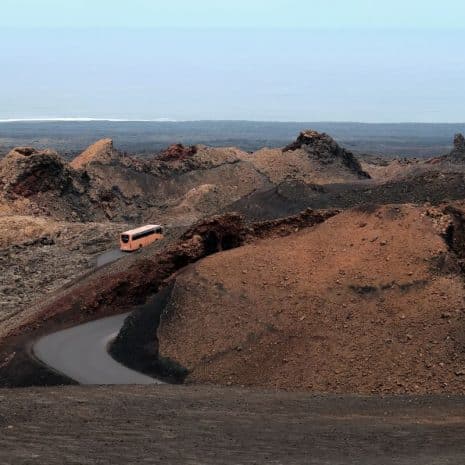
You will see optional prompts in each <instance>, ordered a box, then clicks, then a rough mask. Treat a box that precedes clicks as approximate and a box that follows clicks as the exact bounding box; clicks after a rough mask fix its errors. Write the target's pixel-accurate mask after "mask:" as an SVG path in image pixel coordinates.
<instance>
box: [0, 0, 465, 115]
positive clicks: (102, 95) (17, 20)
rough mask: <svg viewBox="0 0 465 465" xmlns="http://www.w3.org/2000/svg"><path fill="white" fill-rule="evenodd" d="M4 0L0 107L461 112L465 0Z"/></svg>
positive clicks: (25, 111)
mask: <svg viewBox="0 0 465 465" xmlns="http://www.w3.org/2000/svg"><path fill="white" fill-rule="evenodd" d="M157 3H158V2H155V3H154V2H150V1H148V0H135V1H134V2H133V3H131V5H129V4H127V3H126V2H118V1H116V2H109V1H107V0H103V1H102V2H99V3H98V4H94V3H92V2H90V0H81V1H79V2H76V1H70V2H67V4H66V6H63V5H62V4H61V3H60V2H58V1H57V0H44V1H42V2H40V4H37V2H33V1H32V0H15V1H13V0H6V1H5V2H3V3H2V16H1V17H0V65H1V67H2V70H3V73H2V75H1V77H0V84H1V86H0V120H6V119H15V120H18V119H27V120H31V119H62V118H92V119H108V120H130V121H147V120H155V121H156V120H160V119H162V120H170V121H171V120H173V121H204V120H223V121H224V120H249V121H284V122H287V121H328V122H330V121H331V122H336V121H337V122H356V121H360V122H367V123H398V122H415V123H431V122H437V123H448V122H451V123H452V122H460V121H465V112H464V108H465V87H464V86H463V79H464V76H465V60H463V58H462V57H463V46H464V45H465V28H464V26H463V25H464V24H465V5H464V4H463V3H461V2H459V1H458V0H445V1H444V2H443V3H442V4H441V8H440V9H438V8H437V6H436V4H435V3H428V2H419V1H418V0H415V1H412V2H409V3H408V4H405V2H401V1H400V0H395V1H393V2H390V3H389V5H387V4H386V5H384V4H377V5H374V4H372V2H368V1H366V0H358V1H354V2H351V3H350V4H347V2H343V1H341V0H335V2H333V3H332V4H331V5H328V4H327V3H325V2H323V1H322V0H318V1H314V2H311V4H309V3H308V2H301V1H296V0H289V1H287V2H284V1H281V0H270V1H268V2H264V1H262V0H258V1H255V2H250V1H249V2H246V1H245V0H240V1H238V2H236V3H235V4H234V5H219V4H218V2H213V1H212V0H204V1H199V2H196V3H195V5H194V4H192V3H189V2H188V1H187V0H174V1H173V2H170V4H168V5H159V4H157Z"/></svg>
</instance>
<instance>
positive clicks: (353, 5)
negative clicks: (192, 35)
mask: <svg viewBox="0 0 465 465" xmlns="http://www.w3.org/2000/svg"><path fill="white" fill-rule="evenodd" d="M0 24H1V25H10V26H25V27H31V26H32V27H34V26H44V27H56V26H59V27H189V28H191V27H198V28H209V27H233V28H237V27H252V28H255V27H285V28H315V27H316V28H341V27H342V28H348V27H383V28H392V27H406V28H409V29H411V28H431V27H432V28H438V27H439V28H454V27H455V28H462V27H464V25H465V6H464V2H463V0H442V1H432V0H423V1H421V0H389V1H387V0H385V1H382V0H234V1H231V0H228V1H221V0H196V1H193V0H169V1H166V0H165V1H159V0H124V1H121V0H119V1H118V0H67V1H63V0H2V1H1V15H0Z"/></svg>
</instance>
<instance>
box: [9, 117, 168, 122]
mask: <svg viewBox="0 0 465 465" xmlns="http://www.w3.org/2000/svg"><path fill="white" fill-rule="evenodd" d="M23 121H24V122H25V123H30V122H34V121H37V122H53V121H76V122H80V123H82V122H84V123H85V122H92V121H109V122H113V123H126V122H136V123H138V122H141V123H145V122H147V123H149V122H158V123H160V122H164V121H166V122H176V120H174V119H171V118H155V119H125V118H4V119H2V118H0V123H21V122H23Z"/></svg>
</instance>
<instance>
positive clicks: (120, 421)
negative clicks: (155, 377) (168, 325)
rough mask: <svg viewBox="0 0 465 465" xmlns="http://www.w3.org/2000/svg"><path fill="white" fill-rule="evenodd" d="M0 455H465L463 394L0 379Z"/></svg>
mask: <svg viewBox="0 0 465 465" xmlns="http://www.w3.org/2000/svg"><path fill="white" fill-rule="evenodd" d="M0 430H1V435H0V463H1V464H15V465H21V464H50V465H51V464H60V465H62V464H80V465H82V464H100V465H102V464H112V465H117V464H125V465H126V464H136V463H137V464H139V463H140V464H142V463H162V464H164V465H169V464H215V465H220V464H268V463H271V464H286V465H290V464H318V465H323V464H366V465H372V464H374V463H376V464H377V465H383V464H405V465H407V464H415V465H417V464H422V465H428V464H435V465H440V464H463V463H465V445H464V444H465V401H464V399H463V398H461V397H434V398H432V397H428V398H421V397H417V398H413V397H411V398H407V397H394V398H393V397H391V398H386V399H379V398H365V397H336V396H327V397H318V396H310V395H305V394H297V393H293V394H291V393H284V392H281V393H274V392H269V391H268V392H265V391H249V390H241V389H220V388H207V387H186V386H184V387H183V386H169V385H166V386H159V387H129V386H123V387H104V388H103V387H61V388H42V389H29V390H0Z"/></svg>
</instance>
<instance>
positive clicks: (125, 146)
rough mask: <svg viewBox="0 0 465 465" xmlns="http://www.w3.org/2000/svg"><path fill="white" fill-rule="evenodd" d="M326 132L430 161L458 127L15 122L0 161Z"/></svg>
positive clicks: (261, 143) (3, 135)
mask: <svg viewBox="0 0 465 465" xmlns="http://www.w3.org/2000/svg"><path fill="white" fill-rule="evenodd" d="M307 128H313V129H315V130H316V131H318V132H326V133H328V134H331V136H332V137H334V139H335V140H336V141H337V142H338V143H339V144H340V145H342V146H343V147H345V148H346V149H348V150H350V151H353V152H357V153H369V154H374V155H387V156H390V157H434V156H439V155H442V154H444V153H447V152H449V151H450V150H451V149H452V144H451V142H452V140H453V137H454V135H455V134H456V133H465V123H457V124H426V123H399V124H369V123H330V122H329V123H325V122H316V123H311V122H259V121H178V122H175V121H145V122H144V121H139V122H135V121H87V120H86V121H84V120H82V121H19V122H13V121H10V122H0V157H1V156H4V155H6V154H7V153H8V152H9V151H10V150H12V149H13V148H14V147H19V146H34V147H36V148H38V149H45V148H47V147H53V148H54V149H56V150H57V151H59V152H60V153H61V154H62V155H63V156H64V157H65V158H67V159H71V158H74V156H75V155H77V154H79V153H81V152H82V151H83V150H84V149H85V148H86V147H87V146H89V145H90V144H92V143H93V142H95V141H96V140H99V139H103V138H111V139H113V141H114V143H115V145H116V146H117V147H118V148H119V149H120V150H122V151H127V152H130V153H136V154H153V153H155V152H159V151H161V150H164V149H165V148H166V147H168V146H170V145H172V144H176V143H182V144H184V145H186V146H189V145H196V144H205V145H209V146H214V147H221V146H223V147H224V146H235V147H239V148H240V149H242V150H246V151H249V152H253V151H256V150H258V149H259V148H262V147H269V148H277V147H283V146H285V145H286V144H288V143H289V141H290V140H293V139H294V138H295V135H296V134H298V133H300V132H301V131H303V130H305V129H307Z"/></svg>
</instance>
